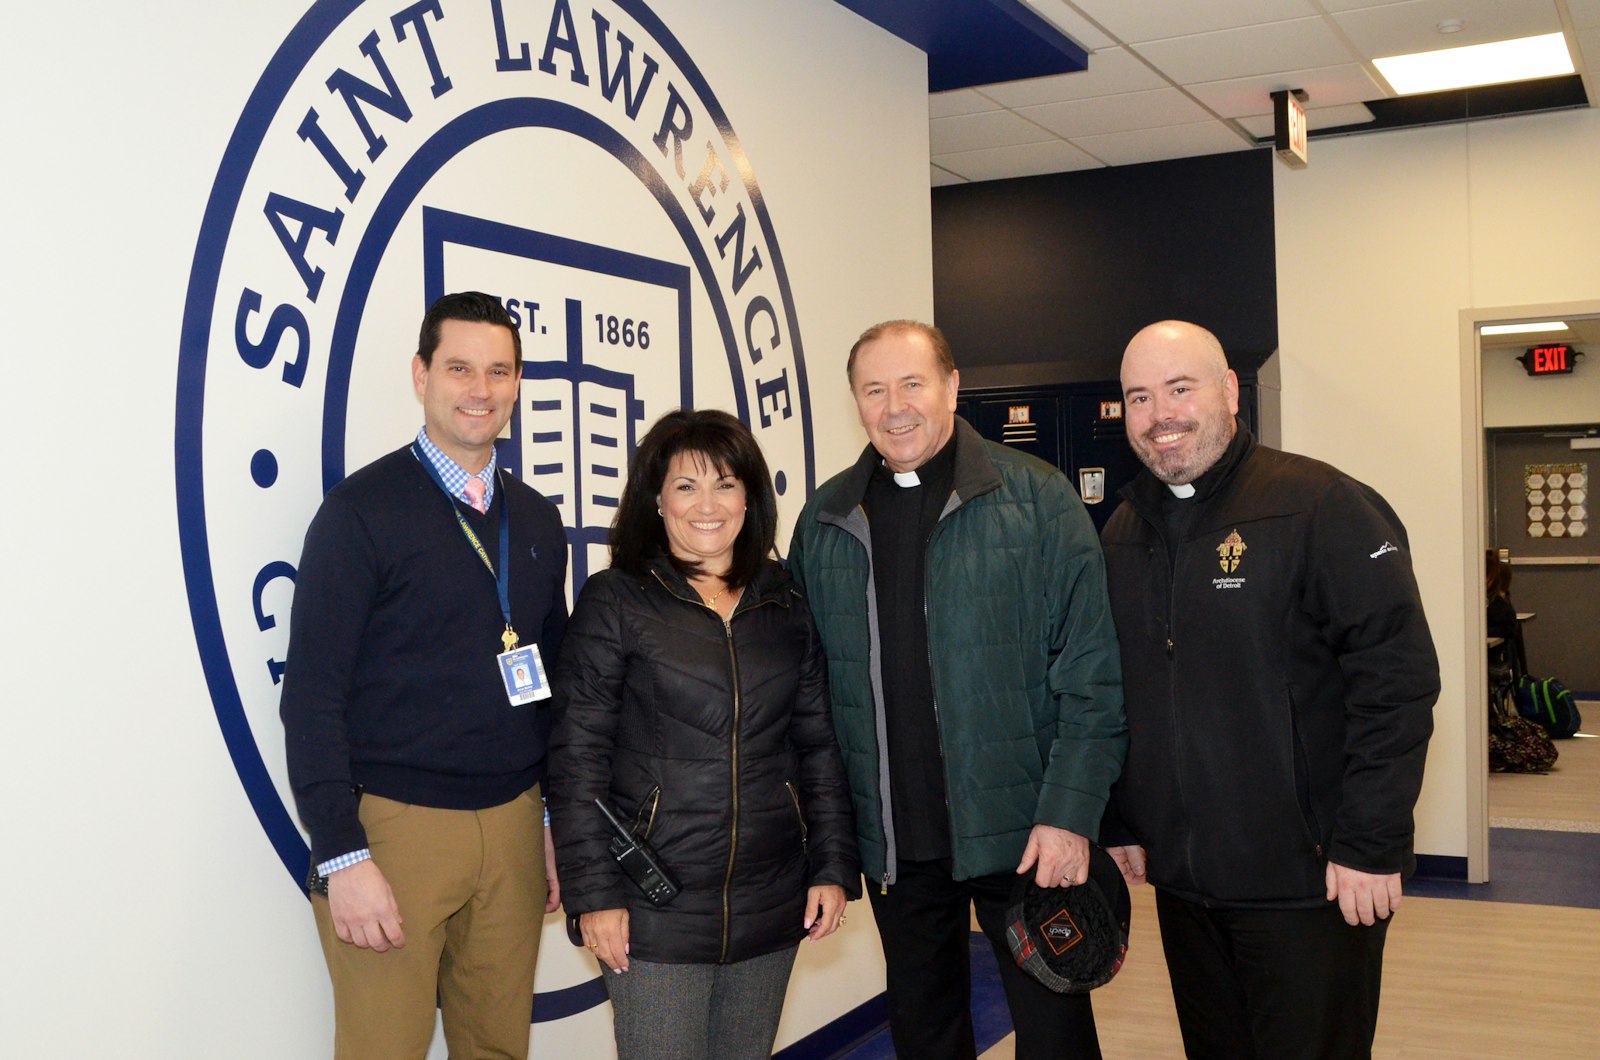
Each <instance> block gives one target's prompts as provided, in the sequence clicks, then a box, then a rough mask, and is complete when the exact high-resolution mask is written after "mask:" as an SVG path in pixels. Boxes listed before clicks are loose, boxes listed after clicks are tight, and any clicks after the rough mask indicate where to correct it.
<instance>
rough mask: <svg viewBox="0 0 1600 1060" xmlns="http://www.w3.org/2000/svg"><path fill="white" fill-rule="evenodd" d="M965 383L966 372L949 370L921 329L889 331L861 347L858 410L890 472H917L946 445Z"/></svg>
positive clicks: (854, 380)
mask: <svg viewBox="0 0 1600 1060" xmlns="http://www.w3.org/2000/svg"><path fill="white" fill-rule="evenodd" d="M960 382H961V373H959V372H957V371H954V370H952V371H951V372H950V374H949V375H945V374H944V372H943V371H942V370H941V368H940V367H939V359H938V355H937V354H936V353H935V352H934V349H933V343H932V342H930V341H929V340H928V337H927V336H926V335H924V334H923V333H922V332H920V331H913V330H896V331H890V332H887V333H885V334H883V335H880V336H879V337H878V338H876V339H873V340H872V341H871V342H869V343H867V344H865V345H864V346H862V347H861V348H860V349H859V350H857V351H856V360H855V369H854V372H853V373H852V375H851V379H850V389H851V391H852V392H853V393H854V394H855V399H856V412H857V413H858V414H860V416H861V426H862V427H865V428H866V431H867V438H868V439H869V440H870V441H871V442H872V447H873V448H874V449H876V450H877V451H878V455H879V456H881V457H883V462H884V463H885V464H887V465H888V466H889V470H890V471H914V470H916V469H917V468H919V467H921V466H922V465H923V464H925V463H927V462H928V461H929V460H930V459H931V458H932V457H933V456H934V455H935V454H936V453H938V452H939V450H940V449H942V448H944V444H945V443H946V442H948V441H949V440H950V435H951V434H953V433H954V432H955V429H956V391H957V390H958V389H959V387H960Z"/></svg>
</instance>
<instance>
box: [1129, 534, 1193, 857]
mask: <svg viewBox="0 0 1600 1060" xmlns="http://www.w3.org/2000/svg"><path fill="white" fill-rule="evenodd" d="M1140 514H1141V516H1142V517H1144V518H1145V521H1146V522H1148V523H1149V524H1150V528H1151V529H1152V530H1154V531H1155V532H1156V540H1158V541H1160V542H1161V555H1160V557H1159V560H1160V562H1162V563H1166V564H1167V616H1166V623H1165V625H1166V638H1165V639H1166V649H1167V662H1169V663H1172V662H1174V660H1175V659H1176V646H1175V645H1174V644H1173V641H1172V622H1173V616H1174V615H1175V614H1176V613H1177V610H1178V566H1179V564H1181V563H1182V562H1183V542H1181V541H1180V542H1178V545H1177V552H1176V553H1175V554H1174V555H1173V557H1172V559H1171V561H1170V562H1169V561H1168V559H1167V549H1168V547H1169V546H1168V544H1167V538H1166V534H1165V533H1163V532H1162V529H1161V526H1160V525H1159V524H1158V523H1156V521H1155V520H1153V519H1150V518H1149V517H1148V516H1144V515H1143V513H1142V512H1141V513H1140ZM1176 679H1177V667H1176V666H1175V665H1174V666H1168V667H1167V716H1168V717H1169V718H1171V720H1172V753H1173V756H1174V758H1178V757H1179V756H1180V755H1181V753H1182V748H1181V743H1182V741H1181V740H1179V738H1178V697H1177V688H1176ZM1174 764H1175V765H1176V766H1177V767H1178V768H1177V776H1176V778H1175V779H1176V780H1177V782H1178V803H1179V808H1180V810H1181V811H1182V812H1183V814H1184V816H1185V817H1187V816H1188V812H1189V799H1188V796H1187V794H1186V793H1185V791H1184V786H1183V768H1182V765H1183V764H1182V762H1181V761H1176V762H1175V763H1174ZM1190 831H1191V835H1190V837H1189V839H1188V841H1186V842H1185V843H1184V847H1183V861H1184V864H1185V865H1186V866H1187V867H1188V869H1189V880H1190V882H1191V884H1192V883H1193V882H1194V880H1195V879H1196V876H1195V871H1194V837H1193V834H1192V829H1191V830H1190Z"/></svg>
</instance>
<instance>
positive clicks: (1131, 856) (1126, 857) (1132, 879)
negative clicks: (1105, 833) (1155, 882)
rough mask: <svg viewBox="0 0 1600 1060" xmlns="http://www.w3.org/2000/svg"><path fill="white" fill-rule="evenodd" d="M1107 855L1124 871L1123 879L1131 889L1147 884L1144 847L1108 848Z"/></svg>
mask: <svg viewBox="0 0 1600 1060" xmlns="http://www.w3.org/2000/svg"><path fill="white" fill-rule="evenodd" d="M1106 853H1107V854H1110V855H1111V860H1112V861H1115V862H1116V863H1117V868H1119V869H1121V870H1122V878H1123V879H1124V880H1126V881H1128V886H1129V887H1137V886H1139V884H1141V883H1144V882H1145V875H1144V847H1141V846H1131V847H1106Z"/></svg>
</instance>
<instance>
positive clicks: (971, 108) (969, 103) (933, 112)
mask: <svg viewBox="0 0 1600 1060" xmlns="http://www.w3.org/2000/svg"><path fill="white" fill-rule="evenodd" d="M999 109H1000V104H998V103H996V102H994V101H993V100H991V99H989V98H988V97H986V96H981V95H979V94H978V91H977V89H973V88H956V89H952V90H950V91H949V92H930V93H928V117H930V118H953V117H955V116H957V115H960V114H982V113H983V112H984V111H987V110H999Z"/></svg>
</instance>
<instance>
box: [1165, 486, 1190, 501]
mask: <svg viewBox="0 0 1600 1060" xmlns="http://www.w3.org/2000/svg"><path fill="white" fill-rule="evenodd" d="M1167 489H1169V490H1171V491H1172V495H1173V496H1174V497H1181V498H1183V499H1184V500H1188V499H1189V498H1190V497H1193V496H1194V483H1193V482H1185V483H1183V484H1181V485H1177V486H1174V485H1173V484H1172V483H1170V482H1169V483H1167Z"/></svg>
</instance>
